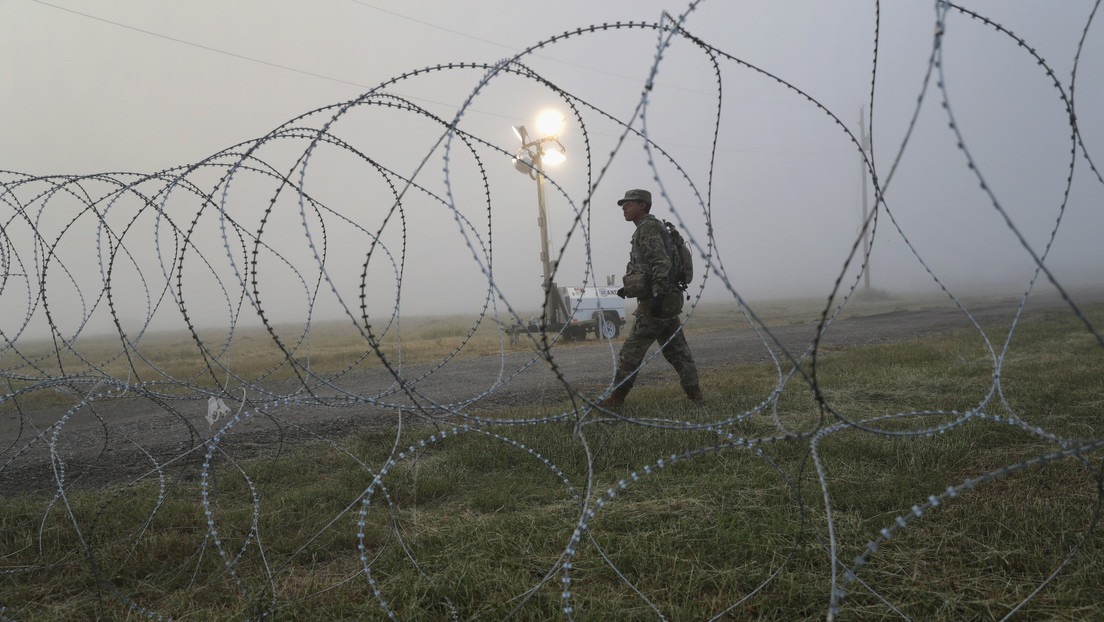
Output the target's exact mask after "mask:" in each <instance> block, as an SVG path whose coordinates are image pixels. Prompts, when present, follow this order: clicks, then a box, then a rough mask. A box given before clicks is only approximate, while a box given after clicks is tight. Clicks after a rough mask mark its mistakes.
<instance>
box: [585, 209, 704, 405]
mask: <svg viewBox="0 0 1104 622" xmlns="http://www.w3.org/2000/svg"><path fill="white" fill-rule="evenodd" d="M617 204H618V205H620V206H621V211H622V213H623V214H624V216H625V220H626V221H628V222H631V223H633V224H634V225H636V231H634V232H633V235H632V248H631V250H630V251H629V264H628V266H626V267H625V276H624V279H623V282H624V287H622V288H621V289H620V290H618V292H617V294H618V295H619V296H621V297H622V298H625V297H632V298H636V311H635V313H633V315H634V316H635V317H634V320H633V326H632V330H631V331H630V332H629V336H628V338H626V339H625V343H624V345H622V346H621V352H620V354H619V355H618V358H617V373H616V375H615V377H614V379H615V388H614V390H613V393H611V394H610V395H609V397H607V398H606V399H604V400H602V402H601V403H599V406H601V407H603V408H618V407H620V406H621V405H622V404H624V403H625V397H626V396H628V394H629V391H630V390H631V389H632V387H633V384H635V382H636V372H637V369H638V368H639V367H640V363H641V362H642V361H643V360H644V356H645V355H646V354H647V353H648V348H649V347H651V345H652V344H653V343H655V342H657V341H658V342H659V344H660V345H661V346H662V348H663V350H662V351H663V357H664V358H666V359H667V362H668V363H670V364H671V366H672V367H674V368H675V371H676V372H677V373H678V376H679V383H680V384H681V385H682V388H683V390H684V391H686V396H687V397H689V398H690V401H692V402H694V403H696V404H701V403H702V393H701V388H700V387H699V385H698V368H697V366H696V365H694V357H693V355H692V354H690V347H689V346H688V345H687V344H686V337H684V336H683V334H682V330H681V328H682V325H681V322H680V321H679V314H680V313H682V304H683V298H682V290H681V289H680V288H679V284H678V283H677V282H676V278H677V276H675V275H673V274H672V264H673V262H677V261H678V257H677V253H672V252H671V245H670V244H669V238H668V233H667V229H666V225H664V224H663V222H662V221H660V220H659V219H658V218H656V217H655V216H653V215H652V214H651V213H650V212H651V209H652V194H651V193H650V192H648V191H647V190H629V191H627V192H626V193H625V197H624V198H623V199H621V200H619V201H618V202H617ZM672 254H675V255H676V256H675V257H672ZM664 344H666V345H664Z"/></svg>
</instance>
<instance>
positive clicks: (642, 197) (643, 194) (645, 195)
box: [617, 190, 652, 205]
mask: <svg viewBox="0 0 1104 622" xmlns="http://www.w3.org/2000/svg"><path fill="white" fill-rule="evenodd" d="M625 201H643V202H645V203H647V204H648V205H651V204H652V193H651V192H648V191H647V190H627V191H625V198H623V199H621V200H620V201H618V202H617V204H618V205H621V204H623V203H624V202H625Z"/></svg>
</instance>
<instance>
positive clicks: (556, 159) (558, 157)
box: [541, 147, 567, 166]
mask: <svg viewBox="0 0 1104 622" xmlns="http://www.w3.org/2000/svg"><path fill="white" fill-rule="evenodd" d="M566 159H567V156H566V155H564V152H562V151H560V150H559V149H557V148H555V147H552V148H550V149H548V150H547V151H545V152H544V153H543V154H541V163H542V164H547V165H549V166H556V165H557V164H562V163H563V161H564V160H566Z"/></svg>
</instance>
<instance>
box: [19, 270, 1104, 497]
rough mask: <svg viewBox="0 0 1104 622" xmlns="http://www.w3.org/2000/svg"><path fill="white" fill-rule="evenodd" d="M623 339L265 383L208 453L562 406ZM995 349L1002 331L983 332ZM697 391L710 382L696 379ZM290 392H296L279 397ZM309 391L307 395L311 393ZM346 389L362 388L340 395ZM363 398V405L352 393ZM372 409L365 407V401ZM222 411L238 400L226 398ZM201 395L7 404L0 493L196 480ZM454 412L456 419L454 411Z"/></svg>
mask: <svg viewBox="0 0 1104 622" xmlns="http://www.w3.org/2000/svg"><path fill="white" fill-rule="evenodd" d="M1075 299H1076V300H1078V302H1079V303H1080V304H1087V303H1089V302H1098V301H1101V300H1104V293H1102V292H1100V291H1097V292H1090V293H1089V294H1087V295H1078V296H1075ZM1019 302H1020V301H1019V298H1018V297H1015V296H1010V297H1006V298H1001V299H990V300H989V301H987V302H985V303H982V304H978V305H976V306H972V307H970V308H969V311H970V313H971V315H972V316H973V317H974V319H976V320H977V321H978V322H979V323H981V324H988V323H990V322H995V321H1010V320H1011V319H1012V318H1013V317H1014V314H1015V312H1016V309H1017V307H1018V305H1019ZM1063 308H1064V309H1065V310H1067V311H1068V310H1069V307H1068V306H1067V305H1066V304H1065V303H1064V302H1063V301H1062V300H1061V299H1060V298H1059V297H1058V296H1056V295H1046V296H1041V295H1040V296H1033V297H1032V298H1031V300H1030V303H1029V304H1028V305H1027V308H1026V312H1027V313H1028V314H1031V313H1035V312H1038V311H1041V310H1044V309H1063ZM971 326H972V324H971V322H970V320H969V318H967V316H966V315H965V314H963V313H962V311H960V310H958V309H957V308H954V307H951V306H946V307H943V308H930V309H923V310H901V311H893V312H889V313H881V314H877V315H867V316H858V317H847V318H843V319H838V320H836V321H835V322H833V323H832V324H831V326H829V327H828V330H827V331H825V334H824V337H823V338H822V340H821V347H830V348H833V349H835V348H839V347H853V346H858V345H863V344H870V343H888V342H894V341H900V340H906V339H912V338H918V337H924V336H927V335H934V334H940V333H946V332H948V331H953V330H960V329H966V328H970V327H971ZM816 329H817V323H816V322H802V323H792V324H785V325H777V326H773V325H772V326H768V330H769V335H767V334H765V333H761V332H757V331H755V330H753V329H752V327H751V326H750V325H749V324H748V323H747V322H746V321H744V320H743V319H742V317H737V316H736V315H735V314H734V315H733V327H732V328H731V329H724V330H713V331H709V332H696V331H688V335H687V339H688V341H689V343H690V346H691V349H692V350H693V352H694V355H695V358H696V359H697V361H698V365H699V368H701V369H709V368H714V367H718V366H722V365H726V364H731V363H764V362H768V361H770V360H772V356H771V353H772V351H773V352H774V353H775V355H777V356H779V358H783V357H784V356H785V355H784V354H783V348H784V349H785V351H788V352H789V353H791V354H793V355H794V356H800V355H801V353H802V352H804V351H805V350H806V349H807V348H808V347H809V345H810V344H811V342H812V341H813V338H814V336H815V334H816ZM622 339H623V337H622V338H619V339H618V340H616V341H615V342H614V343H613V347H611V346H610V344H607V343H606V342H599V341H595V340H593V339H591V340H589V341H585V342H574V343H564V344H561V345H557V346H556V347H554V348H553V349H552V357H551V359H550V360H548V359H545V358H542V357H535V355H534V354H533V352H531V351H526V350H524V349H523V347H521V346H519V347H518V348H517V349H516V350H515V351H511V352H508V353H507V354H506V355H505V356H502V357H500V356H483V357H475V358H463V359H455V360H451V361H449V362H447V363H444V364H440V363H438V364H437V365H417V366H407V367H404V368H403V369H402V373H401V377H402V379H403V381H404V383H405V385H406V388H407V389H408V390H409V392H410V394H412V395H413V396H414V397H413V398H411V396H410V394H407V393H406V392H404V391H403V390H402V389H401V388H400V387H399V384H398V383H397V382H396V380H395V377H394V375H393V374H391V373H390V372H388V371H387V370H383V369H381V370H374V371H358V372H356V373H355V374H350V375H348V376H346V377H342V378H341V379H339V380H338V381H336V382H334V383H332V384H329V385H323V384H320V383H315V385H314V386H313V387H311V388H310V390H309V391H307V390H306V389H304V388H303V384H302V383H295V384H290V383H285V384H282V385H274V386H272V387H271V388H270V389H269V391H270V395H268V396H265V395H261V394H258V393H257V392H255V391H247V392H246V398H247V399H248V400H250V404H249V405H248V406H247V407H246V409H244V410H243V411H242V413H244V414H248V416H247V417H244V418H240V419H238V420H236V421H235V422H234V424H233V425H232V426H231V427H230V428H229V429H228V430H227V431H226V432H225V433H224V435H223V437H222V438H220V442H219V447H220V450H221V451H223V452H225V455H230V456H233V457H234V458H235V459H242V458H249V457H258V456H278V455H279V454H280V453H281V452H287V451H289V450H291V449H293V448H294V447H295V446H296V445H297V444H301V443H303V442H307V441H308V440H310V439H319V438H321V439H328V440H333V441H335V442H337V441H340V439H342V438H343V437H346V436H348V435H350V434H354V433H356V432H360V431H364V430H369V429H373V428H379V427H388V426H393V425H394V423H395V421H396V414H395V413H396V412H397V410H398V409H399V407H403V408H406V409H408V410H409V409H419V410H421V411H422V412H428V413H430V414H435V415H437V416H442V417H444V416H446V413H448V412H453V413H455V412H457V411H462V412H464V413H465V414H469V415H479V414H485V413H489V412H494V411H496V410H501V409H503V408H505V407H513V406H521V405H536V404H541V403H556V402H561V401H562V400H563V399H564V398H565V397H566V395H567V391H566V389H565V383H566V384H569V385H571V386H573V387H575V388H576V389H578V390H579V391H581V392H582V393H583V394H584V395H587V396H591V397H598V396H600V395H601V393H602V391H604V389H605V388H606V387H607V386H608V385H609V383H610V380H611V377H612V373H613V367H614V359H615V356H616V348H617V347H618V346H619V345H620V342H621V341H622ZM990 339H991V340H992V341H993V342H994V343H997V344H1000V343H1003V335H990ZM674 382H676V377H675V374H674V372H673V371H672V370H671V368H670V366H669V365H667V363H666V362H665V361H663V359H662V358H661V357H657V358H655V359H654V360H653V361H652V363H651V364H649V365H648V366H647V367H646V369H645V370H644V371H643V372H642V374H641V377H640V379H639V381H638V386H639V385H645V384H655V383H674ZM703 389H704V391H705V393H706V396H707V399H708V393H709V390H710V387H709V386H708V385H706V386H704V387H703ZM293 393H294V396H293V397H294V399H290V400H288V399H287V396H291V395H292V394H293ZM312 394H313V395H314V396H315V397H314V398H313V399H312V397H311V395H312ZM349 396H360V397H361V398H362V399H360V400H351V399H349ZM365 397H371V398H372V403H371V404H367V403H365V400H364V399H363V398H365ZM373 404H374V405H373ZM227 405H228V406H231V408H234V409H236V408H238V407H239V405H240V404H239V403H235V402H233V400H227ZM206 416H207V401H206V399H205V398H202V399H196V398H191V399H182V398H180V397H170V396H162V397H158V396H156V395H154V394H152V393H147V394H144V395H137V394H134V393H131V394H129V395H125V396H121V397H113V398H110V399H102V400H97V402H96V403H95V405H94V406H93V407H84V408H80V409H77V410H74V411H73V412H72V413H67V411H66V410H65V409H64V408H57V409H51V410H40V411H35V412H27V411H18V410H15V409H14V407H13V406H12V405H11V404H10V403H9V404H5V405H4V406H3V407H0V490H3V491H4V492H5V493H8V494H13V493H17V492H23V491H31V490H40V491H41V490H53V489H56V488H57V486H58V481H59V480H60V481H61V482H63V484H64V485H65V487H66V488H67V489H69V490H71V489H72V488H73V487H76V486H80V487H84V486H98V485H102V484H108V483H126V482H129V481H132V480H133V479H134V478H137V477H143V476H146V477H148V476H151V475H155V474H156V473H157V472H158V470H159V469H160V470H161V471H162V472H171V473H176V474H178V475H179V476H181V477H185V478H190V477H195V476H196V474H197V473H198V472H199V467H200V465H201V464H202V462H203V459H204V454H205V453H206V451H207V446H208V444H207V440H208V439H210V438H211V437H212V436H214V435H215V433H216V432H218V431H219V430H220V428H221V427H222V426H223V425H224V424H225V423H226V422H227V421H228V420H230V417H231V416H230V415H227V416H224V417H222V419H221V420H220V421H218V422H216V423H215V424H214V425H210V424H209V423H208V421H207V419H206ZM451 418H452V420H456V418H455V417H454V416H453V417H451Z"/></svg>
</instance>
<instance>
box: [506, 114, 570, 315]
mask: <svg viewBox="0 0 1104 622" xmlns="http://www.w3.org/2000/svg"><path fill="white" fill-rule="evenodd" d="M563 126H564V118H563V115H561V114H560V113H558V112H556V111H554V110H549V111H546V112H544V113H541V115H540V116H539V117H537V131H538V132H539V133H540V136H539V137H538V138H532V137H530V136H529V132H528V131H526V129H525V126H524V125H515V126H513V130H514V135H515V136H517V138H518V140H519V141H521V146H520V147H518V150H517V153H516V154H515V155H514V168H515V169H517V170H518V172H521V173H525V174H526V175H528V176H529V178H530V179H534V180H536V182H537V210H538V212H537V225H539V226H540V248H541V251H540V258H541V266H542V267H543V268H544V282H543V286H544V302H545V306H544V308H545V311H544V318H543V321H542V324H543V326H542V327H541V329H542V330H543V329H544V328H545V327H547V326H548V324H549V323H550V322H549V321H551V323H554V324H557V325H562V324H564V323H565V322H567V308H566V307H565V305H564V302H563V300H562V299H561V298H560V294H559V291H558V289H557V288H556V284H555V283H553V282H552V263H551V261H550V259H549V254H548V212H547V210H546V207H545V200H544V167H545V166H546V165H547V166H555V165H557V164H560V163H562V162H563V161H564V160H566V159H567V156H566V155H565V149H564V146H563V143H561V142H560V140H559V138H558V136H559V134H560V131H561V130H563Z"/></svg>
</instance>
